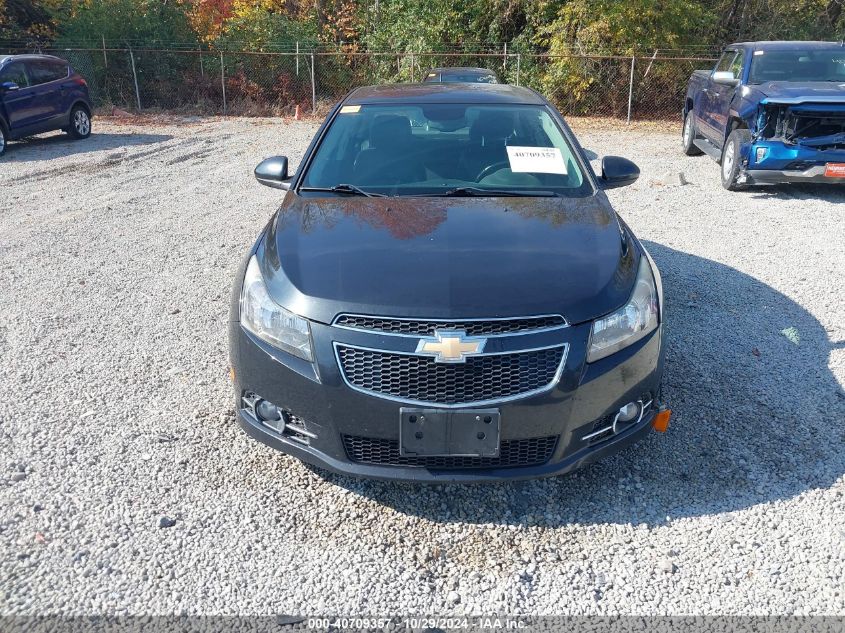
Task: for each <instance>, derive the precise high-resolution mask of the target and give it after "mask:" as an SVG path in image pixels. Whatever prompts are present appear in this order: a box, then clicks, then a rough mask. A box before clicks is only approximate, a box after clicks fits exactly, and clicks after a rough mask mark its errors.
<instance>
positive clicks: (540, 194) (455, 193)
mask: <svg viewBox="0 0 845 633" xmlns="http://www.w3.org/2000/svg"><path fill="white" fill-rule="evenodd" d="M556 195H557V194H556V193H555V192H554V191H543V190H534V189H523V190H521V191H513V190H509V189H483V188H481V187H455V188H454V189H449V190H448V191H444V192H443V193H429V194H425V196H437V197H442V198H471V197H487V198H496V197H500V196H511V197H517V198H550V197H554V196H556Z"/></svg>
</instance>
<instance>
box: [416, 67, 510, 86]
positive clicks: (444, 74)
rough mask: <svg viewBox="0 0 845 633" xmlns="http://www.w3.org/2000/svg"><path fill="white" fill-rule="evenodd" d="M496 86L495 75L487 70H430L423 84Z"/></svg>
mask: <svg viewBox="0 0 845 633" xmlns="http://www.w3.org/2000/svg"><path fill="white" fill-rule="evenodd" d="M432 81H433V82H441V83H471V84H473V83H480V84H497V83H499V79H498V78H497V77H496V73H494V72H493V71H492V70H489V69H487V68H464V67H454V68H432V69H431V70H429V71H428V72H427V73H426V74H425V76H424V77H423V82H432Z"/></svg>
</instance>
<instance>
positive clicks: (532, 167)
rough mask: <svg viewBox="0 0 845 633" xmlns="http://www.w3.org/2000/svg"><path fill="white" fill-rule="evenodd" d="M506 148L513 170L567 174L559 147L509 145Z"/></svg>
mask: <svg viewBox="0 0 845 633" xmlns="http://www.w3.org/2000/svg"><path fill="white" fill-rule="evenodd" d="M506 149H507V150H508V161H509V162H510V164H511V171H513V172H520V173H523V172H529V173H534V174H563V175H566V163H565V162H563V155H562V154H561V153H560V149H558V148H557V147H517V146H509V147H507V148H506Z"/></svg>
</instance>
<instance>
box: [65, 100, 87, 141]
mask: <svg viewBox="0 0 845 633" xmlns="http://www.w3.org/2000/svg"><path fill="white" fill-rule="evenodd" d="M67 133H68V134H70V137H71V138H74V139H83V138H88V137H89V136H91V115H90V114H88V110H86V109H85V108H83V107H82V106H74V107H73V110H71V111H70V124H69V125H68V128H67Z"/></svg>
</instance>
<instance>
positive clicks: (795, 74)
mask: <svg viewBox="0 0 845 633" xmlns="http://www.w3.org/2000/svg"><path fill="white" fill-rule="evenodd" d="M768 81H840V82H841V81H845V49H843V48H840V47H836V48H830V49H809V50H801V49H790V50H780V51H777V50H775V51H754V55H753V56H752V60H751V74H750V75H749V77H748V83H752V84H762V83H766V82H768Z"/></svg>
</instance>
